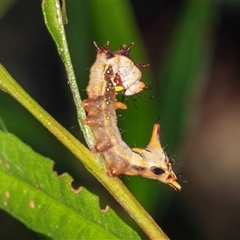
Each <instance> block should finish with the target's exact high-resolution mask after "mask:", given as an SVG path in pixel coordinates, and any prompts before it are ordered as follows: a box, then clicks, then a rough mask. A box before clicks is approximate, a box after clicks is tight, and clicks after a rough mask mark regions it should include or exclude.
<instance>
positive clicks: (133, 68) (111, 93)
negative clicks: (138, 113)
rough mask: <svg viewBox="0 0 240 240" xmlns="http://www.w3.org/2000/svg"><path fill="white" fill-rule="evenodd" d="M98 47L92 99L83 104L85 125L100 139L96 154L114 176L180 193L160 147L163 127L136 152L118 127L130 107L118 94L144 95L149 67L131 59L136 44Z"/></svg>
mask: <svg viewBox="0 0 240 240" xmlns="http://www.w3.org/2000/svg"><path fill="white" fill-rule="evenodd" d="M94 45H95V47H96V50H97V57H96V61H95V62H94V64H93V65H92V67H91V69H90V80H89V84H88V86H87V89H86V91H87V94H88V98H87V99H86V100H84V101H83V107H84V108H85V110H86V112H87V118H86V119H85V120H84V124H87V125H88V126H90V128H91V130H92V132H93V134H94V137H95V139H96V145H95V147H94V148H95V151H97V152H102V153H103V155H104V158H105V160H106V162H107V165H108V169H109V173H110V174H111V175H112V176H117V175H120V174H126V175H141V176H143V177H146V178H151V179H156V180H159V181H161V182H163V183H166V184H168V185H170V186H171V187H173V188H174V189H176V190H180V189H181V186H180V185H179V184H178V182H177V177H176V175H175V174H174V172H173V170H172V160H171V159H170V158H169V157H168V156H167V154H166V153H165V151H164V150H163V149H162V147H161V144H160V137H159V135H160V125H159V124H154V126H153V132H152V137H151V140H150V142H149V144H148V145H147V146H146V147H145V148H133V149H131V148H130V147H129V146H128V145H127V144H126V143H125V142H124V141H123V140H122V138H121V134H120V132H119V130H118V127H117V115H116V109H117V108H121V109H126V106H125V104H123V103H122V102H117V99H116V92H118V91H123V94H125V95H133V94H136V93H138V92H141V91H142V90H143V89H144V87H145V84H144V83H143V82H142V81H141V77H142V73H141V68H143V67H145V66H147V64H135V63H134V62H133V61H132V60H131V59H130V56H129V52H130V50H131V47H132V46H133V44H130V45H129V46H128V47H126V46H122V47H121V48H120V49H119V50H117V51H115V52H113V51H110V50H109V48H108V47H109V42H107V44H106V45H105V46H104V47H103V48H101V47H99V46H98V45H97V44H96V43H94Z"/></svg>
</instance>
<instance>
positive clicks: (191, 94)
mask: <svg viewBox="0 0 240 240" xmlns="http://www.w3.org/2000/svg"><path fill="white" fill-rule="evenodd" d="M120 2H121V1H120ZM130 2H131V5H130V6H131V10H132V14H133V15H132V16H133V19H134V21H135V24H136V26H137V28H138V31H139V32H140V34H141V39H140V40H139V39H132V40H128V39H127V40H125V42H117V43H114V42H113V41H111V42H112V45H113V49H116V48H117V47H119V46H120V45H121V44H123V43H126V44H128V43H129V42H130V41H134V42H135V46H134V48H133V50H132V52H133V55H134V52H138V51H139V50H138V45H137V44H136V42H137V43H138V41H141V42H142V43H143V45H144V51H145V53H144V54H145V56H146V58H145V59H138V61H142V62H146V61H148V62H149V63H150V65H151V66H150V70H147V71H146V72H147V73H146V76H148V75H151V77H152V79H153V80H152V83H151V84H152V85H153V86H155V90H152V92H150V93H149V92H147V93H146V95H148V96H149V95H150V96H152V95H153V96H154V97H153V98H150V99H149V98H148V97H146V96H145V95H141V96H140V97H136V98H134V99H132V98H129V99H127V100H126V101H127V105H128V106H130V107H129V109H128V111H130V115H126V116H124V117H121V119H120V120H119V124H120V125H121V124H123V122H124V123H128V122H131V121H132V119H131V116H135V115H136V116H137V117H136V119H133V122H134V124H135V125H138V124H136V121H137V122H138V119H140V118H141V120H142V121H143V120H144V121H145V119H146V126H148V125H149V127H148V129H147V131H146V132H147V133H146V137H145V136H144V138H145V139H146V138H149V131H151V127H152V124H153V123H154V121H156V120H157V119H160V120H159V122H160V123H161V126H162V137H163V142H164V144H165V145H167V144H168V145H169V146H168V147H166V150H167V151H169V152H170V153H171V156H173V157H174V159H175V160H176V164H175V166H174V168H175V169H176V171H177V172H178V173H180V174H181V175H182V177H180V181H182V183H181V184H182V186H183V189H182V191H181V192H174V191H173V190H171V189H169V187H168V186H162V185H163V184H159V183H156V182H153V181H151V180H145V179H141V178H134V177H130V178H126V177H122V179H123V180H124V181H125V182H126V184H127V185H128V187H129V188H130V189H131V190H132V191H133V193H134V195H135V196H136V197H137V199H138V200H139V201H140V203H142V205H143V206H144V207H145V208H146V209H147V210H148V211H149V212H150V214H151V215H152V216H153V218H154V219H155V220H156V221H157V222H158V223H159V225H160V226H161V227H162V228H163V230H164V231H165V232H166V234H167V235H168V236H169V237H170V238H171V239H238V238H240V230H239V222H240V207H239V202H240V191H239V182H240V174H239V169H240V157H239V155H240V147H239V146H240V121H239V120H240V84H239V82H240V81H239V79H240V71H239V66H240V41H239V40H240V4H239V3H233V2H232V3H230V2H224V3H220V2H219V3H218V2H212V3H203V2H197V1H196V2H192V3H190V2H185V1H178V2H175V1H144V2H142V1H130ZM9 3H10V2H9ZM77 4H79V5H77ZM102 4H107V2H102ZM116 4H117V3H116ZM194 4H196V5H199V9H201V8H202V9H204V7H205V8H206V14H208V17H206V18H205V20H206V23H205V25H204V31H202V29H198V26H196V27H195V25H194V23H195V22H194V19H196V18H197V17H198V16H197V15H194V14H192V15H191V14H190V13H191V7H192V8H194V7H195V6H196V5H195V6H194ZM201 4H205V5H204V6H201ZM91 5H92V6H91V9H92V10H91V11H90V10H89V9H88V8H90V6H88V3H87V2H82V1H81V2H80V1H67V10H68V18H69V24H68V25H67V26H66V32H67V37H68V38H69V49H70V52H71V53H72V55H73V56H72V59H73V65H74V67H75V70H76V75H77V78H78V81H79V88H80V89H81V94H82V95H83V98H84V97H85V96H86V94H85V91H84V89H85V87H86V85H87V81H88V74H89V68H90V67H91V64H92V63H93V61H94V54H95V51H94V48H93V47H92V41H93V40H95V41H98V42H99V44H100V45H103V44H104V41H106V40H111V39H112V38H114V35H117V33H116V32H118V31H129V29H130V26H129V28H128V26H126V29H116V32H113V31H111V30H109V39H105V36H104V37H101V36H100V34H99V33H97V30H94V27H92V26H94V25H93V24H94V21H98V19H94V11H93V5H94V3H91ZM5 9H6V10H5V11H3V8H2V11H0V17H1V19H0V20H1V21H0V62H1V63H2V64H3V66H5V67H6V68H7V70H8V71H9V72H10V73H11V75H12V76H13V77H14V78H15V79H16V80H17V81H18V82H19V84H20V85H21V86H22V87H23V88H24V89H25V90H26V91H27V92H28V93H30V95H31V96H32V97H34V99H35V100H36V101H37V102H38V103H40V105H42V106H43V107H44V108H45V109H46V110H47V111H48V112H49V113H51V114H52V115H53V116H54V117H55V118H56V119H57V120H58V121H59V122H60V123H61V124H62V125H64V126H65V127H66V128H67V129H68V130H69V131H70V132H72V133H73V134H74V135H75V136H76V137H77V138H79V139H82V135H81V132H80V130H79V128H78V125H77V120H76V114H75V107H74V104H73V101H72V99H71V95H70V91H69V89H68V86H67V84H66V83H67V79H66V74H65V71H64V67H63V64H62V62H61V60H60V58H59V56H58V53H57V51H56V47H55V45H54V43H53V41H52V39H51V37H50V35H49V33H48V32H47V30H46V27H45V25H44V21H43V16H42V12H41V5H40V1H16V2H12V4H9V7H8V8H5ZM79 9H83V10H82V12H79V13H78V11H79ZM84 9H87V10H89V11H87V10H84ZM83 12H86V13H85V15H84V14H83ZM189 12H190V13H189ZM203 13H204V10H202V12H201V13H199V14H203ZM102 17H103V18H104V17H105V18H106V19H105V25H106V28H108V24H110V23H112V22H113V23H114V21H115V19H109V18H107V12H102ZM124 17H125V15H124V14H123V13H121V12H120V10H119V18H124ZM183 19H185V20H186V22H187V23H189V24H191V23H192V24H193V26H191V27H192V29H194V30H196V31H198V30H199V32H200V33H201V35H194V33H193V31H189V30H188V28H187V27H186V28H184V27H182V26H183V25H184V24H182V22H183V21H184V20H183ZM196 28H197V29H196ZM76 29H78V30H79V31H77V30H76ZM191 35H193V36H192V38H193V39H196V38H199V37H200V38H201V39H200V42H201V43H202V44H203V45H204V46H205V48H202V46H200V45H199V46H194V47H195V48H194V47H193V46H192V45H191V44H192V43H193V42H194V41H192V42H189V44H188V42H187V41H188V39H190V37H189V38H188V36H191ZM179 36H185V38H186V40H185V39H181V37H179ZM102 39H104V40H103V42H101V41H102ZM178 43H179V45H181V44H185V45H186V46H187V47H188V49H187V50H186V51H185V52H183V53H181V54H182V55H181V54H179V56H180V57H179V58H178V61H177V62H176V66H177V67H176V66H175V65H174V64H173V59H175V57H176V55H177V54H178V52H177V51H175V50H174V49H177V47H176V46H179V45H178ZM180 43H181V44H180ZM193 49H200V50H201V49H205V52H204V54H203V55H202V56H200V55H198V52H197V50H194V51H196V56H197V57H196V58H193V59H191V56H193V55H194V54H193V55H192V54H191V52H192V51H193ZM206 49H207V50H206ZM194 56H195V55H194ZM198 56H200V57H201V59H200V57H198ZM78 58H79V59H78ZM176 59H177V58H176ZM200 60H201V61H200ZM188 61H189V62H191V63H194V64H195V66H197V67H196V69H199V71H198V74H195V75H194V77H192V76H193V75H190V74H189V72H191V71H192V68H189V65H187V64H186V63H187V62H188ZM171 64H172V65H171ZM161 66H165V67H161ZM169 66H170V67H169ZM178 68H180V69H184V70H185V71H186V77H185V78H186V79H187V78H189V79H190V80H189V81H188V82H184V81H181V82H180V85H179V83H178V79H180V74H179V78H178V77H176V80H174V81H175V82H176V84H173V87H172V88H171V89H169V88H168V87H167V84H168V81H167V80H168V78H167V77H164V76H169V75H170V76H171V74H170V73H172V72H174V73H176V74H178V72H177V70H175V69H178ZM149 72H150V73H149ZM195 72H197V71H195ZM147 74H148V75H147ZM181 76H182V75H181ZM146 78H147V77H146ZM169 79H170V77H169ZM183 79H184V77H183ZM191 79H194V81H195V82H194V84H192V82H193V80H192V81H191ZM164 81H166V83H165V82H164ZM171 81H172V80H171V79H170V80H169V82H171ZM173 83H174V82H173ZM190 83H191V84H190ZM188 84H189V88H188V89H187V90H186V91H185V94H184V95H181V99H180V97H176V95H177V93H178V92H181V89H183V88H184V87H185V86H186V85H187V86H188ZM174 86H176V87H175V89H174ZM162 96H163V97H162ZM164 96H168V97H169V98H170V99H171V104H172V105H171V104H170V105H168V100H167V99H168V98H167V97H166V98H164ZM161 97H162V98H161ZM179 102H181V103H183V105H180V106H181V107H178V106H179V105H178V103H179ZM145 105H146V108H152V106H153V105H154V106H155V105H156V106H155V107H154V109H153V110H152V112H151V113H150V112H147V113H145V112H143V111H142V109H141V107H142V106H145ZM162 105H164V107H162ZM170 106H176V109H174V108H173V107H170ZM164 109H165V110H164ZM166 109H167V110H166ZM171 111H172V112H173V113H176V112H177V111H179V112H180V113H182V112H184V118H182V119H180V120H179V122H180V123H181V124H179V125H178V126H176V128H174V126H175V125H174V124H175V122H178V117H179V115H180V114H179V113H178V115H174V114H173V113H172V114H173V115H171V114H170V113H171ZM0 115H1V116H2V118H3V120H4V122H5V124H6V126H7V128H8V130H9V131H10V132H13V133H14V134H16V135H17V136H18V137H19V138H21V139H22V140H23V141H24V142H26V143H27V144H29V145H30V146H32V147H33V149H34V150H36V151H37V152H40V153H41V154H43V155H45V156H48V157H50V158H52V159H53V160H54V161H56V162H57V163H56V165H55V169H56V170H57V171H58V173H61V172H65V171H67V172H68V173H70V174H71V175H72V176H73V177H74V179H75V184H76V185H79V184H80V185H84V186H86V187H87V188H88V189H89V190H90V191H91V192H93V193H95V194H97V195H99V196H100V199H101V205H102V207H104V206H105V204H108V205H110V206H111V207H112V208H113V209H114V210H116V211H117V213H118V214H119V215H121V216H122V217H123V218H124V219H126V221H127V222H128V223H129V224H132V225H133V227H134V228H136V229H137V230H138V232H140V231H139V229H138V228H137V227H136V226H135V225H134V223H133V222H132V221H131V220H130V219H129V218H128V217H127V216H126V215H125V213H124V212H123V210H122V208H121V207H120V206H119V205H118V204H117V203H115V201H114V200H113V199H112V197H111V196H110V195H109V194H108V193H107V192H106V191H105V190H104V189H102V187H101V186H100V184H99V183H98V182H97V181H96V180H95V179H93V177H92V176H90V174H89V173H87V172H86V171H85V170H84V169H83V167H82V165H80V164H79V163H78V161H77V160H76V159H74V158H73V157H72V156H71V155H70V154H69V153H68V152H67V150H65V149H64V148H63V147H62V146H61V144H60V143H58V142H57V141H56V140H55V139H54V137H52V136H51V135H50V134H49V133H48V132H47V130H45V129H44V128H43V127H42V126H41V125H40V124H39V123H38V122H37V121H36V120H35V119H34V118H33V117H31V116H30V114H29V113H27V111H26V110H24V109H23V108H22V107H21V106H19V104H18V103H16V102H15V101H14V100H13V99H11V97H9V96H6V94H4V93H2V92H0ZM159 116H160V117H159ZM129 124H130V123H129ZM139 127H140V128H143V124H142V123H141V122H139ZM144 127H145V125H144ZM123 128H124V130H125V131H126V132H127V133H126V135H125V134H123V139H124V140H125V139H126V141H128V143H130V145H131V146H134V143H135V142H134V141H135V140H136V141H137V139H138V138H139V135H140V134H141V132H139V131H138V130H133V129H132V127H131V126H130V125H129V126H128V125H127V124H126V125H124V127H123ZM171 129H174V131H173V132H171ZM176 129H179V132H177V131H176ZM128 133H129V135H130V137H129V138H128V136H127V134H128ZM176 136H177V137H176ZM43 140H44V141H43ZM141 144H145V143H141ZM49 146H50V147H49ZM185 181H187V183H185ZM139 183H140V184H139ZM0 221H1V222H0V239H38V236H37V235H36V234H35V233H32V232H31V231H30V230H28V229H26V228H25V227H24V226H23V225H22V224H21V223H19V222H18V221H17V220H14V219H12V218H11V217H10V216H9V215H8V214H6V213H4V212H1V215H0ZM13 229H14V231H13Z"/></svg>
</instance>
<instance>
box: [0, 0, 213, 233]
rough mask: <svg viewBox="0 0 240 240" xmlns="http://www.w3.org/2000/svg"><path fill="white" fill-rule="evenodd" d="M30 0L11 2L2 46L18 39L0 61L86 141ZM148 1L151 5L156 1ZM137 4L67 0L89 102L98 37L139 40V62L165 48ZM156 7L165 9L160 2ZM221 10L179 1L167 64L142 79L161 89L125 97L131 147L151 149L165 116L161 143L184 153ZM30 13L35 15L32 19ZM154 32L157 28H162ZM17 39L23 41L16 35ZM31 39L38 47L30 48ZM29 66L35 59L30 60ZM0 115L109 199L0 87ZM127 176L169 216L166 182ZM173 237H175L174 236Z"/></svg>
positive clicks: (114, 43) (76, 61) (146, 200)
mask: <svg viewBox="0 0 240 240" xmlns="http://www.w3.org/2000/svg"><path fill="white" fill-rule="evenodd" d="M133 3H134V1H133ZM27 4H28V6H27V7H26V5H25V4H24V3H23V2H17V3H16V4H15V6H14V5H12V12H11V11H10V10H9V11H8V12H6V15H5V16H4V17H2V21H1V22H0V33H1V36H2V37H1V40H0V46H3V45H2V44H1V41H2V42H3V43H5V44H6V43H7V42H9V38H7V37H10V39H12V41H11V44H9V46H6V48H5V49H0V50H1V51H0V53H1V56H2V57H0V61H1V62H3V65H5V66H6V67H7V68H8V69H9V71H10V72H11V73H12V74H13V76H15V77H16V79H21V81H22V82H21V83H20V84H21V85H22V86H23V87H24V88H25V89H26V90H27V91H28V92H29V93H31V95H32V96H33V97H35V98H36V99H37V100H38V101H39V103H40V104H41V105H43V107H44V108H46V109H47V110H48V111H49V112H50V113H51V114H52V115H53V116H54V117H55V118H56V119H57V120H59V121H60V122H61V123H62V124H63V125H64V126H65V127H66V128H67V129H70V130H71V131H72V133H73V134H75V135H76V136H77V137H78V138H80V137H81V133H80V132H79V130H78V129H77V128H76V127H75V126H76V122H77V121H76V115H75V110H74V107H73V104H72V99H71V95H70V91H69V90H68V89H67V84H66V83H67V80H66V76H65V73H64V70H63V67H62V66H61V62H60V60H59V59H58V56H57V53H56V49H55V46H54V44H53V43H52V40H51V38H50V36H47V35H48V33H47V30H46V29H45V28H44V23H43V19H42V16H41V13H40V12H39V11H41V9H40V4H39V2H36V3H31V4H30V3H29V2H28V3H27ZM148 4H149V5H151V2H149V3H148ZM133 6H134V5H133V4H131V1H70V0H69V1H66V7H67V14H68V24H67V25H66V32H67V38H68V44H69V49H70V53H71V58H72V61H73V65H74V69H75V73H76V76H77V80H78V83H79V89H82V90H83V91H82V92H81V95H82V97H83V99H84V98H85V97H86V93H85V91H84V89H85V88H86V85H87V82H88V75H89V69H90V67H91V65H92V63H93V61H94V58H95V50H94V47H93V44H92V42H93V41H96V42H97V43H98V44H99V45H101V46H102V45H103V44H104V43H105V42H106V41H107V40H109V41H110V48H111V49H113V50H115V49H117V48H119V47H120V46H121V45H122V44H129V43H130V42H134V43H135V46H134V48H133V49H132V52H131V56H132V58H133V60H134V61H136V62H149V60H148V58H150V59H151V56H149V57H148V55H147V53H148V48H150V47H151V48H155V49H158V48H159V46H158V45H156V46H146V45H145V43H144V39H145V37H146V36H144V34H143V33H141V31H140V29H139V22H138V20H137V18H136V15H135V14H136V9H134V8H133ZM143 6H145V5H143ZM157 6H158V5H157ZM158 7H159V8H160V7H161V4H160V5H159V6H158ZM38 8H39V9H38ZM145 10H146V11H147V9H142V11H143V12H144V11H145ZM215 11H216V5H215V4H214V3H211V2H209V1H205V2H204V1H203V2H191V1H190V2H189V1H186V2H183V3H182V4H181V7H180V8H179V10H178V16H177V18H176V19H175V22H174V24H173V25H174V27H173V30H172V31H171V34H170V35H171V37H170V39H169V40H168V44H167V46H165V49H164V58H165V59H164V64H162V62H161V64H160V62H159V63H158V65H159V67H158V69H157V71H158V74H157V75H156V74H154V71H153V70H152V69H151V66H150V67H149V68H148V69H144V70H143V79H144V81H146V82H147V84H148V85H149V86H155V88H156V89H155V91H153V93H151V92H149V91H147V92H144V94H141V95H140V96H136V97H133V98H128V99H125V100H126V102H127V105H128V110H127V111H125V112H119V115H120V116H119V126H120V128H121V129H123V130H124V132H123V134H122V137H123V139H124V140H125V141H126V142H127V143H128V144H129V145H130V146H132V147H134V146H135V145H136V146H139V147H140V146H145V145H146V143H147V142H148V139H149V138H150V134H151V130H152V125H153V124H154V123H155V122H156V121H157V120H158V119H159V122H160V124H161V126H162V132H161V133H162V143H163V145H166V144H169V147H167V150H168V149H170V152H171V154H176V153H178V151H180V150H179V148H178V146H179V144H180V143H181V141H182V136H183V130H184V127H186V124H187V123H188V122H189V121H191V119H189V108H190V107H191V108H193V107H194V101H197V100H198V96H200V95H201V92H202V89H203V87H204V83H205V80H206V79H207V78H206V77H205V75H206V70H207V69H208V64H209V61H210V59H211V49H210V39H209V36H208V31H210V29H211V25H212V24H213V22H214V20H215ZM159 12H160V9H159ZM31 16H35V17H34V18H31ZM155 18H157V16H156V15H155ZM29 19H31V21H29ZM33 19H34V20H33ZM17 21H19V22H17ZM41 21H42V22H41ZM152 21H154V20H152ZM11 22H14V24H15V23H16V22H17V23H16V25H15V27H14V28H13V25H11V24H10V23H11ZM20 24H21V25H20ZM17 27H19V28H20V27H25V28H26V29H27V30H21V31H22V32H21V31H20V32H19V30H17ZM31 29H34V31H31ZM155 31H158V28H157V29H155ZM4 33H6V34H4ZM162 35H164V33H162ZM18 37H19V39H14V38H18ZM21 39H23V40H22V41H21ZM24 39H29V40H28V41H26V40H24ZM36 39H37V40H38V41H37V40H36ZM16 40H19V41H20V45H14V44H17V43H18V42H17V41H16ZM32 43H34V44H37V46H36V47H34V46H32ZM21 44H22V45H21ZM44 44H45V45H44ZM31 47H33V49H35V50H36V49H37V51H36V52H33V53H31V51H33V50H31ZM14 50H15V51H16V52H17V54H23V51H26V53H27V57H25V58H24V59H22V58H19V57H18V56H17V57H16V58H15V57H13V56H15V55H14V54H13V51H14ZM19 51H22V52H19ZM29 51H30V52H29ZM156 53H157V51H156ZM4 54H5V55H4ZM32 55H33V56H32ZM3 56H5V57H3ZM30 56H31V57H32V58H31V60H30V61H35V60H36V63H35V64H34V62H31V64H30V65H27V66H26V65H24V60H26V61H27V60H29V59H30ZM38 58H39V59H38ZM40 58H44V63H43V62H40ZM159 58H160V56H159ZM17 61H18V62H17ZM53 62H54V64H53ZM27 63H28V64H29V61H28V62H27ZM50 66H51V67H50ZM53 66H55V67H53ZM42 72H46V75H42ZM155 72H156V70H155ZM59 79H60V80H59ZM55 81H57V82H58V87H59V88H58V89H56V87H55V86H54V87H53V86H52V85H54V84H56V82H55ZM51 82H52V83H51ZM55 95H56V96H55ZM146 95H154V98H153V99H148V98H147V97H146ZM0 113H1V115H2V117H3V120H4V121H5V124H6V126H7V128H8V129H9V131H11V132H14V133H15V134H16V135H17V136H19V138H21V139H23V140H24V141H25V142H28V143H30V145H32V146H33V147H34V148H35V149H36V150H37V151H39V152H41V153H43V154H44V155H47V156H49V157H51V158H53V159H55V160H57V161H58V162H60V163H61V165H58V166H60V167H59V169H61V170H59V171H62V170H65V171H68V172H70V173H71V174H72V175H73V176H74V177H75V179H77V180H78V181H79V182H80V184H84V185H86V186H87V187H88V186H90V187H91V188H95V189H94V190H95V191H96V192H97V194H99V195H101V198H104V194H101V191H102V190H99V189H98V188H99V185H98V184H97V183H96V181H95V180H94V179H93V178H92V177H91V176H89V174H88V173H86V172H85V171H84V170H83V169H82V167H81V165H79V164H78V163H77V162H76V160H75V159H73V157H72V156H69V154H68V153H67V151H66V150H65V149H64V148H63V147H62V146H61V145H60V144H59V143H58V142H57V141H56V140H55V139H53V137H52V136H51V135H50V134H49V133H48V132H47V131H46V130H45V129H43V128H42V127H41V126H40V124H38V123H36V121H35V120H34V118H33V117H31V116H30V115H29V114H28V113H27V112H26V111H25V110H24V109H22V108H21V107H20V106H19V105H18V104H17V103H15V102H14V100H12V99H10V98H9V97H8V96H5V94H4V93H2V92H0ZM159 114H160V117H158V116H159ZM16 119H17V121H16ZM72 126H74V128H73V129H71V128H72ZM43 139H44V141H43ZM49 146H50V147H49ZM177 149H178V150H177ZM122 179H124V180H125V179H126V181H125V182H126V184H127V186H128V187H129V188H130V189H131V191H132V192H133V194H134V195H135V196H136V198H137V199H138V200H139V202H140V203H141V204H142V205H143V206H144V207H145V208H146V209H147V210H148V211H149V212H150V214H151V215H152V216H153V218H157V219H158V220H159V221H160V220H161V218H164V214H163V213H164V212H167V207H168V205H169V204H170V203H171V197H172V196H171V195H172V193H173V191H172V190H171V189H170V188H169V187H168V186H164V185H163V184H159V183H158V182H155V181H151V180H147V179H142V178H140V177H131V178H126V177H122ZM103 191H104V190H103ZM105 201H107V202H109V201H110V198H109V197H106V199H105ZM113 204H114V203H113ZM120 214H122V213H121V211H120ZM127 221H129V220H127ZM163 222H164V220H163ZM169 236H170V237H171V233H170V234H169Z"/></svg>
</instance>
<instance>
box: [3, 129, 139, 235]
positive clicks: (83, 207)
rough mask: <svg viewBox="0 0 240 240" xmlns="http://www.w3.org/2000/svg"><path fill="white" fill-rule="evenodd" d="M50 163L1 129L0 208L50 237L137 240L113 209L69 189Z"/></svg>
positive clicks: (65, 176)
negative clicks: (101, 208) (101, 207)
mask: <svg viewBox="0 0 240 240" xmlns="http://www.w3.org/2000/svg"><path fill="white" fill-rule="evenodd" d="M52 168H53V162H52V161H51V160H50V159H48V158H46V157H43V156H41V155H39V154H38V153H36V152H34V151H33V150H32V149H31V148H30V147H29V146H27V145H25V144H24V143H23V142H21V141H20V140H19V139H18V138H17V137H15V136H14V135H12V134H10V133H5V132H2V131H0V196H1V197H0V208H2V209H4V210H5V211H7V212H8V213H10V214H11V215H13V216H15V217H16V218H17V219H19V220H20V221H22V222H23V223H25V224H26V225H27V226H28V227H29V228H31V229H33V230H35V231H37V232H39V233H42V234H45V235H46V236H48V237H51V238H54V239H83V238H84V239H93V238H98V239H121V238H124V239H126V238H127V239H139V237H138V235H137V234H136V233H135V232H134V231H133V230H132V229H130V228H129V227H128V226H127V225H126V224H125V223H124V222H122V220H121V219H119V218H118V216H117V215H116V214H115V213H114V212H113V210H111V209H109V208H108V207H107V208H106V209H105V210H100V208H99V199H98V197H97V196H95V195H93V194H92V193H90V192H89V191H88V190H86V189H85V188H80V189H78V190H74V189H72V188H71V181H72V178H71V177H70V176H69V175H68V174H63V175H61V176H57V175H56V173H54V172H53V170H52Z"/></svg>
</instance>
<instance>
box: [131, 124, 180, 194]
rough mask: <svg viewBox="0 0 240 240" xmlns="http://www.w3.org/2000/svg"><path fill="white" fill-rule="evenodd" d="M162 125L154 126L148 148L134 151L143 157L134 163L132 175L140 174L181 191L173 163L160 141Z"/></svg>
mask: <svg viewBox="0 0 240 240" xmlns="http://www.w3.org/2000/svg"><path fill="white" fill-rule="evenodd" d="M159 134H160V125H159V124H155V125H154V126H153V133H152V137H151V140H150V142H149V144H148V145H147V147H146V148H144V149H139V148H134V149H132V150H133V151H134V152H136V153H138V154H139V155H140V156H141V160H138V162H132V166H131V168H132V169H131V170H130V172H131V174H129V175H136V174H139V175H141V176H143V177H146V178H152V179H156V180H158V181H161V182H163V183H166V184H168V185H170V186H171V187H172V188H174V189H175V190H181V186H180V185H179V183H178V182H177V177H176V175H175V173H174V172H173V170H172V161H171V159H170V158H169V157H168V156H167V154H166V153H165V151H164V150H163V149H162V147H161V144H160V140H159Z"/></svg>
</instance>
